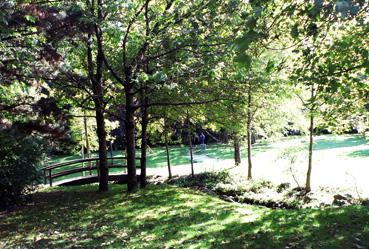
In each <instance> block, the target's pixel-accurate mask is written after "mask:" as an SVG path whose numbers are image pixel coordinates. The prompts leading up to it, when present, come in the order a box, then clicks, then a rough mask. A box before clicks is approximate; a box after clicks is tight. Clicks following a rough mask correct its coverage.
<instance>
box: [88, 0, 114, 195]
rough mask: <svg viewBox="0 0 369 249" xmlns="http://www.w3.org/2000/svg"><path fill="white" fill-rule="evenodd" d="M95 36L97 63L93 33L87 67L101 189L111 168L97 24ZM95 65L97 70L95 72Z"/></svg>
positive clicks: (101, 53)
mask: <svg viewBox="0 0 369 249" xmlns="http://www.w3.org/2000/svg"><path fill="white" fill-rule="evenodd" d="M97 9H98V10H97V18H98V20H102V19H103V13H102V0H98V1H97ZM93 13H94V5H93V4H92V6H91V14H93ZM95 36H96V42H97V52H96V60H95V63H94V61H93V52H92V35H91V34H89V35H88V42H87V69H88V75H89V79H90V81H91V84H92V92H93V101H94V104H95V112H96V124H97V131H96V132H97V137H98V142H99V191H101V192H103V191H107V190H108V183H109V182H108V181H109V168H108V162H107V151H106V131H105V120H104V112H105V109H104V108H105V106H104V87H103V80H102V76H103V75H102V72H103V64H104V58H103V48H102V42H103V37H102V33H101V30H100V28H99V26H98V25H97V24H96V25H95ZM94 67H95V68H96V71H95V72H94Z"/></svg>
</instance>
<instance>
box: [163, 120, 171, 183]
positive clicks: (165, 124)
mask: <svg viewBox="0 0 369 249" xmlns="http://www.w3.org/2000/svg"><path fill="white" fill-rule="evenodd" d="M164 137H165V150H166V153H167V165H168V175H169V179H170V178H172V169H171V168H170V153H169V144H168V126H167V122H166V120H164Z"/></svg>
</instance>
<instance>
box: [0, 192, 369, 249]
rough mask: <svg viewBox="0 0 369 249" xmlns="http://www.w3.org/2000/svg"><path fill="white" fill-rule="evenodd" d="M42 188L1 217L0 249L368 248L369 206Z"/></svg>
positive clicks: (194, 194)
mask: <svg viewBox="0 0 369 249" xmlns="http://www.w3.org/2000/svg"><path fill="white" fill-rule="evenodd" d="M96 189H97V186H96V185H92V186H83V187H70V188H61V187H59V188H58V187H56V188H52V189H48V191H44V192H41V193H37V194H36V195H35V202H34V204H32V205H29V206H27V207H25V208H24V209H22V210H19V211H16V212H14V213H11V214H7V215H3V216H0V248H263V249H264V248H367V246H368V245H369V218H368V215H369V207H362V206H351V207H344V208H329V209H319V210H318V209H304V210H272V209H267V208H261V207H256V206H249V205H241V204H234V203H228V202H224V201H222V200H220V199H218V198H216V197H211V196H208V195H205V194H203V193H200V192H196V191H194V190H189V189H181V188H177V187H174V186H167V185H159V186H150V187H149V188H148V190H145V191H142V190H140V191H138V192H137V193H135V194H132V195H128V194H126V193H125V191H126V189H125V186H122V185H112V186H111V190H110V191H109V192H108V193H106V194H100V193H96V192H95V191H96Z"/></svg>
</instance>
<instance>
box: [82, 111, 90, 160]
mask: <svg viewBox="0 0 369 249" xmlns="http://www.w3.org/2000/svg"><path fill="white" fill-rule="evenodd" d="M83 123H84V129H85V140H86V141H85V142H86V152H87V158H90V142H89V140H88V131H87V118H86V112H84V117H83Z"/></svg>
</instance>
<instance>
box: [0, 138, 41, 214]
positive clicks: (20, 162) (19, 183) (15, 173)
mask: <svg viewBox="0 0 369 249" xmlns="http://www.w3.org/2000/svg"><path fill="white" fill-rule="evenodd" d="M0 144H1V146H0V208H2V209H4V208H8V207H10V206H11V205H14V204H16V203H17V202H19V201H20V200H21V199H22V197H23V196H24V194H27V193H28V192H29V191H30V190H32V189H33V188H34V187H35V184H37V183H38V181H39V179H40V172H39V171H38V169H37V166H38V165H40V164H41V162H42V161H43V160H44V158H45V156H44V155H45V154H44V146H43V144H42V142H41V139H40V138H37V137H34V136H25V137H20V136H15V135H14V134H11V133H8V132H4V131H0Z"/></svg>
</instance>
